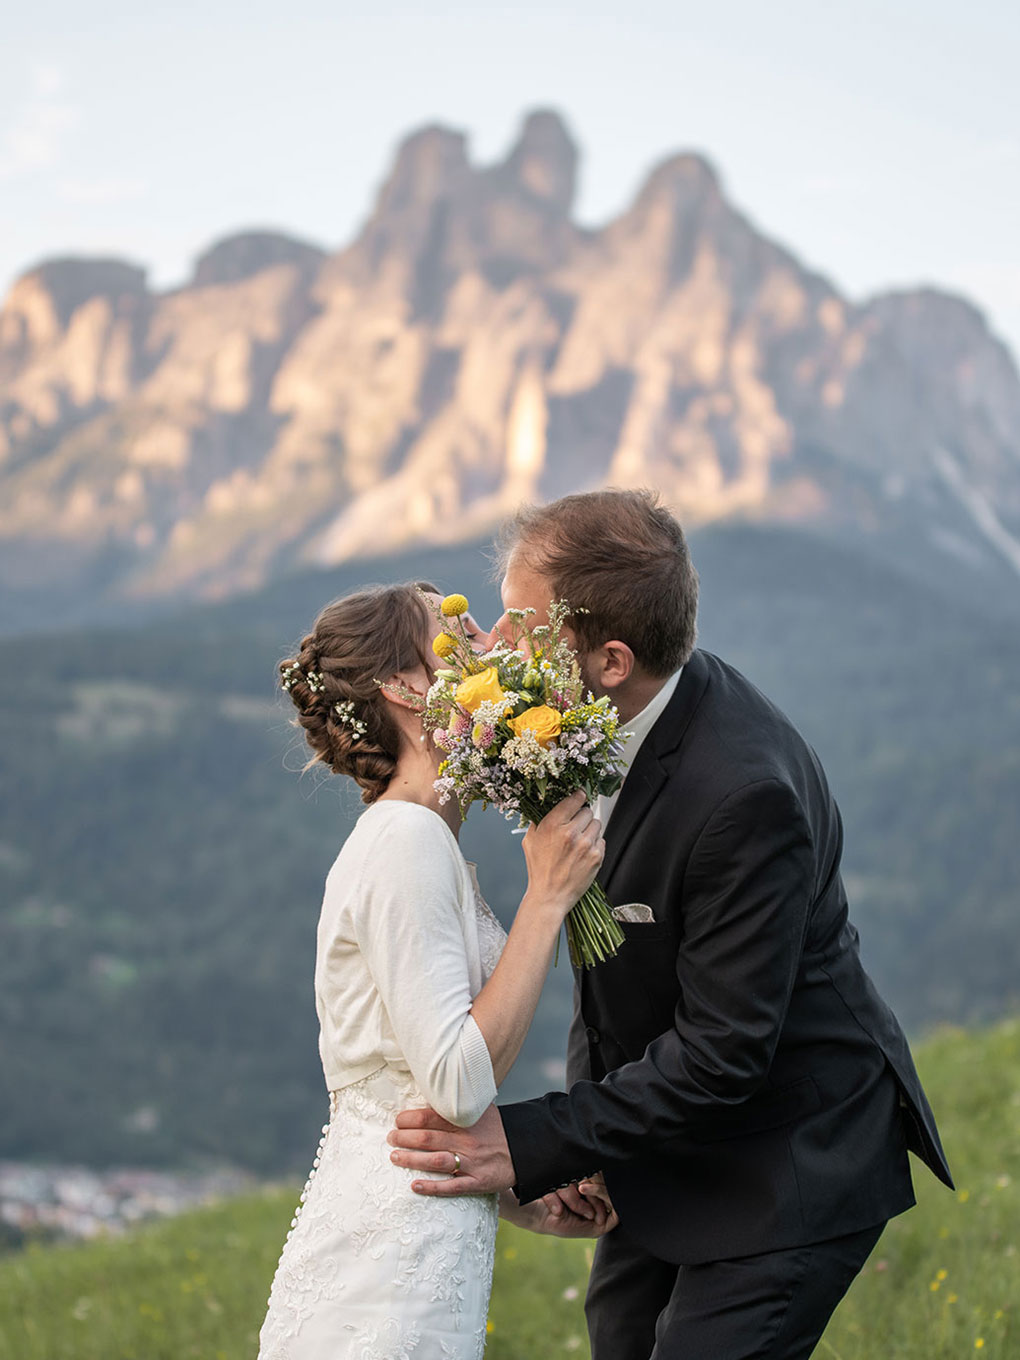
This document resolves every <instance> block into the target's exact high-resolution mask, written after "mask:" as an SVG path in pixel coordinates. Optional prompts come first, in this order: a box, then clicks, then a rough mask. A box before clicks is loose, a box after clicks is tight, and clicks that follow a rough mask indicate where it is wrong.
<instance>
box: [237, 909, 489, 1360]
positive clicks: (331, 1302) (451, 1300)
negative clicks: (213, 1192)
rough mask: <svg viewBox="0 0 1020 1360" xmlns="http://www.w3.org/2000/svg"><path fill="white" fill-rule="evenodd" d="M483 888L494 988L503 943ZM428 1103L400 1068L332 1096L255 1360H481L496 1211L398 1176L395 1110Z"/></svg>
mask: <svg viewBox="0 0 1020 1360" xmlns="http://www.w3.org/2000/svg"><path fill="white" fill-rule="evenodd" d="M475 886H476V904H475V911H476V920H477V928H478V939H479V946H480V952H481V959H482V969H483V972H484V974H485V976H486V977H488V975H489V974H490V973H491V972H492V969H493V968H494V967H495V966H496V963H497V962H498V960H499V955H500V952H501V950H502V948H503V944H504V943H505V941H506V935H505V933H504V931H503V928H502V926H501V925H500V924H499V921H498V920H497V919H496V917H495V916H494V915H493V913H492V912H491V910H490V909H489V907H488V906H487V905H486V903H485V901H484V900H483V898H482V896H481V893H480V892H478V890H477V882H476V885H475ZM427 1103H428V1102H427V1101H426V1100H425V1098H424V1096H423V1095H422V1093H421V1091H420V1090H419V1088H418V1086H417V1085H416V1083H415V1081H414V1078H413V1077H412V1076H411V1074H410V1073H409V1072H407V1071H403V1070H400V1069H398V1068H395V1067H392V1066H384V1067H382V1068H380V1070H379V1071H378V1072H374V1073H372V1074H371V1075H370V1076H368V1077H364V1078H362V1080H360V1081H357V1082H354V1083H353V1084H351V1085H349V1086H345V1087H342V1088H341V1089H340V1090H337V1091H331V1092H330V1115H329V1122H328V1123H327V1124H325V1125H323V1129H322V1138H321V1139H320V1141H319V1146H318V1150H317V1152H316V1156H315V1159H314V1161H313V1164H312V1169H311V1171H310V1173H309V1176H308V1180H307V1181H306V1183H305V1187H304V1189H303V1191H302V1192H301V1198H300V1203H299V1204H298V1207H297V1209H296V1211H295V1214H294V1218H293V1219H292V1220H291V1226H290V1231H289V1232H288V1234H287V1240H286V1242H285V1243H284V1248H283V1252H282V1254H281V1256H280V1261H279V1264H278V1266H277V1270H276V1275H275V1277H274V1279H273V1284H272V1289H271V1292H270V1295H269V1308H268V1312H267V1314H266V1319H265V1322H264V1323H263V1326H262V1330H261V1333H260V1337H259V1342H260V1349H259V1360H479V1357H481V1355H482V1353H483V1351H484V1349H485V1322H486V1316H487V1313H488V1304H489V1292H490V1288H491V1283H492V1267H493V1257H494V1253H495V1239H496V1223H497V1216H498V1207H497V1206H498V1201H497V1197H496V1196H495V1195H473V1196H465V1197H464V1198H462V1199H424V1198H422V1197H421V1196H418V1195H415V1194H414V1193H413V1192H412V1191H411V1189H410V1182H411V1180H412V1179H414V1178H415V1176H420V1175H421V1174H422V1173H411V1172H409V1171H406V1170H403V1169H402V1168H400V1167H396V1166H394V1165H393V1163H392V1162H391V1161H390V1160H389V1155H388V1154H389V1147H388V1145H387V1143H386V1134H387V1133H388V1131H389V1130H390V1128H392V1126H393V1118H394V1115H395V1114H396V1113H397V1111H398V1110H401V1109H406V1108H409V1107H413V1106H416V1105H425V1104H427ZM426 1174H427V1173H426ZM439 1179H442V1178H441V1177H439Z"/></svg>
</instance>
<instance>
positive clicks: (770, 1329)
mask: <svg viewBox="0 0 1020 1360" xmlns="http://www.w3.org/2000/svg"><path fill="white" fill-rule="evenodd" d="M505 546H506V553H505V557H504V565H505V575H504V579H503V603H504V607H505V608H507V609H510V608H529V607H530V608H533V609H535V610H536V614H537V617H536V622H539V623H541V622H543V621H544V619H545V616H546V613H547V610H548V607H549V604H550V602H551V601H553V600H556V599H561V598H563V599H567V600H569V602H570V604H571V605H572V606H573V608H574V609H575V610H576V611H578V612H576V613H575V614H574V615H573V616H572V632H573V637H572V638H571V641H572V642H573V644H574V645H575V646H576V647H577V649H578V651H579V653H580V654H581V657H582V664H583V668H584V674H585V678H586V680H587V683H588V684H589V686H590V688H591V689H592V691H593V692H594V693H595V694H596V695H597V696H598V695H603V694H607V695H609V696H610V698H611V699H612V700H613V702H614V703H615V704H616V706H617V708H618V709H619V711H620V714H621V717H622V718H623V721H624V725H625V726H626V727H627V728H628V729H629V730H631V731H632V732H633V733H634V736H633V737H632V738H631V740H630V742H629V744H628V748H627V751H626V754H625V761H626V762H627V764H628V772H627V775H626V779H625V781H624V784H623V787H622V790H621V791H620V793H619V794H618V795H617V797H616V799H615V800H602V802H603V803H604V804H605V803H608V804H609V806H608V807H607V806H604V807H602V808H601V809H600V816H601V817H602V820H603V824H604V826H605V833H604V834H605V840H606V855H605V860H604V862H603V865H602V869H601V872H600V875H599V877H600V880H601V882H602V884H603V886H604V887H605V889H606V892H607V894H608V896H609V898H610V900H611V901H612V902H614V903H615V904H617V906H618V907H621V906H624V905H627V906H629V907H631V910H630V911H629V912H628V913H626V915H627V916H628V917H630V918H631V919H630V920H629V921H628V923H626V924H624V925H623V927H622V928H623V930H624V932H625V934H626V936H627V940H626V943H625V944H624V945H623V946H622V948H621V950H620V953H619V955H618V956H617V957H616V958H615V959H612V960H610V961H608V962H607V963H604V964H601V965H599V966H598V967H596V968H595V969H593V970H592V971H590V972H582V973H578V975H577V987H576V991H575V1013H574V1021H573V1025H572V1027H571V1033H570V1041H569V1054H568V1074H567V1075H568V1083H567V1084H568V1087H569V1090H568V1092H567V1093H563V1092H553V1093H551V1094H549V1095H546V1096H543V1097H541V1098H540V1099H538V1100H529V1101H524V1102H520V1103H518V1104H513V1105H505V1106H502V1107H501V1108H499V1109H498V1110H497V1109H496V1107H495V1106H493V1107H490V1109H489V1111H488V1112H487V1113H486V1115H485V1116H484V1117H483V1118H482V1120H480V1121H479V1123H478V1124H476V1125H474V1126H473V1127H472V1128H470V1129H457V1128H455V1127H454V1126H452V1125H450V1124H447V1123H445V1122H444V1121H443V1120H442V1119H440V1118H439V1117H438V1116H437V1115H435V1114H434V1113H433V1112H432V1111H428V1110H425V1111H422V1110H417V1111H405V1112H403V1113H402V1114H401V1115H399V1116H398V1119H397V1124H398V1128H397V1129H396V1130H395V1131H394V1132H393V1133H391V1135H390V1141H391V1142H392V1143H394V1144H395V1145H396V1149H397V1150H396V1151H394V1152H393V1153H392V1154H391V1155H392V1157H393V1159H394V1160H395V1161H397V1162H398V1163H399V1164H400V1165H403V1166H408V1167H411V1168H414V1169H416V1170H422V1171H425V1170H429V1171H445V1172H448V1173H452V1172H454V1171H455V1170H458V1172H459V1174H458V1175H457V1176H456V1178H454V1177H453V1176H452V1175H451V1177H450V1179H448V1180H443V1181H422V1182H416V1183H415V1188H416V1189H417V1190H418V1191H419V1192H420V1193H423V1194H438V1195H444V1194H458V1193H459V1194H474V1193H481V1192H483V1191H493V1190H499V1189H503V1188H506V1187H510V1186H512V1187H513V1189H514V1191H515V1193H516V1195H517V1196H518V1198H519V1199H520V1200H521V1201H528V1200H532V1199H535V1198H537V1197H539V1196H542V1195H545V1194H548V1193H549V1192H550V1191H552V1190H555V1189H557V1188H559V1193H560V1196H561V1199H562V1201H563V1205H564V1208H563V1212H565V1213H566V1212H570V1209H571V1207H572V1208H574V1209H575V1210H579V1211H581V1212H584V1211H585V1206H584V1203H583V1201H580V1199H579V1196H578V1195H577V1192H576V1190H575V1189H573V1188H572V1187H571V1183H572V1182H576V1181H577V1180H578V1179H580V1178H582V1177H584V1176H586V1175H588V1174H590V1173H593V1172H595V1171H597V1170H602V1171H603V1172H604V1173H605V1179H606V1183H607V1186H608V1189H609V1192H610V1195H611V1197H612V1199H613V1203H614V1205H615V1208H616V1209H617V1211H618V1213H619V1216H620V1227H619V1228H618V1229H617V1230H616V1231H615V1232H612V1233H610V1234H608V1235H607V1236H605V1237H603V1238H602V1239H601V1240H600V1241H599V1243H598V1246H597V1249H596V1253H595V1262H594V1266H593V1268H592V1274H591V1281H590V1284H589V1289H588V1296H587V1300H586V1304H585V1309H586V1313H587V1317H588V1326H589V1331H590V1334H591V1342H592V1353H593V1357H594V1360H649V1357H650V1356H653V1355H654V1360H680V1357H684V1358H685V1360H745V1358H746V1357H750V1356H752V1355H753V1356H755V1357H760V1358H761V1360H780V1358H782V1360H794V1358H795V1357H806V1356H808V1355H810V1354H811V1352H812V1351H813V1349H814V1347H815V1345H816V1343H817V1341H818V1339H819V1337H820V1336H821V1334H822V1331H823V1330H824V1328H825V1325H826V1323H827V1321H828V1319H829V1317H830V1315H831V1313H832V1311H833V1309H834V1308H835V1307H836V1305H837V1303H838V1302H839V1300H840V1299H841V1298H842V1296H843V1294H844V1293H845V1292H846V1290H847V1288H848V1286H849V1285H850V1283H851V1281H852V1280H853V1278H854V1276H855V1275H856V1274H857V1272H858V1271H859V1270H860V1268H861V1266H862V1265H863V1263H864V1261H865V1260H866V1258H867V1256H868V1254H869V1252H870V1251H871V1249H872V1247H873V1246H874V1244H875V1242H876V1241H877V1240H878V1237H879V1236H880V1234H881V1232H882V1229H883V1227H884V1226H885V1223H886V1221H887V1220H888V1219H889V1218H890V1217H892V1216H893V1215H894V1214H899V1213H902V1212H903V1210H905V1209H907V1208H909V1207H910V1206H911V1205H912V1204H913V1203H914V1195H913V1189H912V1184H911V1178H910V1170H909V1167H908V1158H907V1149H908V1148H910V1149H911V1150H912V1151H914V1152H915V1153H916V1154H917V1155H918V1156H920V1157H921V1158H922V1159H923V1160H924V1161H925V1162H926V1163H927V1164H928V1166H929V1167H930V1168H931V1169H932V1171H934V1173H935V1175H936V1176H938V1177H939V1179H940V1180H942V1181H944V1182H945V1184H946V1185H950V1186H951V1185H952V1180H951V1178H950V1174H949V1169H948V1167H947V1165H946V1161H945V1157H944V1155H943V1152H942V1148H941V1145H940V1142H939V1136H938V1132H937V1130H936V1128H935V1123H934V1120H933V1118H932V1113H931V1110H930V1108H929V1106H928V1102H927V1100H926V1099H925V1096H924V1092H923V1091H922V1089H921V1086H920V1083H919V1081H918V1078H917V1073H916V1071H915V1069H914V1064H913V1061H912V1059H911V1056H910V1052H909V1050H908V1047H907V1042H906V1039H905V1038H904V1036H903V1033H902V1031H901V1029H900V1027H899V1025H898V1023H897V1021H896V1018H895V1016H894V1015H893V1014H892V1012H891V1011H890V1009H889V1007H888V1006H887V1005H886V1004H885V1002H884V1001H883V1000H882V998H881V997H880V996H879V995H878V993H877V991H876V990H875V987H874V985H873V984H872V982H871V980H870V978H869V977H868V975H867V974H866V973H865V971H864V969H863V967H862V966H861V962H860V959H859V956H858V950H857V932H856V931H855V929H854V927H853V926H852V925H851V924H850V923H849V921H848V919H847V900H846V894H845V891H844V887H843V881H842V879H841V877H840V856H841V853H842V846H843V833H842V824H841V822H840V817H839V812H838V810H837V808H836V804H835V803H834V801H833V798H832V795H831V793H830V791H829V788H828V785H827V784H826V780H825V775H824V773H823V771H822V768H821V766H820V764H819V762H818V758H817V756H816V755H815V754H814V752H813V751H812V750H811V748H810V747H809V746H808V745H807V744H806V743H805V742H804V740H803V739H802V738H801V737H800V736H799V734H798V733H797V732H796V730H795V729H794V728H793V726H792V725H791V724H790V722H789V721H788V719H787V718H785V717H784V715H783V714H782V713H781V712H780V711H779V710H778V709H777V708H775V707H774V706H773V705H772V704H771V703H770V702H769V700H768V699H767V698H766V697H765V696H764V695H763V694H762V693H760V691H758V690H757V689H755V688H754V686H753V685H752V684H750V682H749V681H747V680H746V679H745V678H744V677H743V676H742V675H741V674H740V673H739V672H738V671H735V670H734V669H733V668H732V667H731V666H728V665H727V664H726V663H725V662H724V661H721V660H720V659H719V658H718V657H715V656H712V655H711V654H710V653H708V652H703V651H700V650H698V649H696V648H695V647H694V638H695V618H696V608H697V575H696V573H695V571H694V568H693V566H692V564H691V561H690V557H689V554H688V550H687V544H686V542H685V540H684V535H683V532H682V531H681V528H680V526H679V524H678V523H677V522H676V520H675V519H674V518H673V517H672V516H671V515H670V514H669V513H668V512H667V511H666V510H665V509H663V508H662V507H661V506H660V505H658V504H657V501H656V499H655V497H653V496H652V495H651V494H649V493H644V492H619V491H603V492H595V493H592V494H589V495H579V496H567V497H565V498H564V499H562V500H559V501H556V502H554V503H553V504H551V505H548V506H546V507H544V508H537V509H526V510H524V511H522V512H520V514H519V515H518V516H517V518H516V520H515V521H514V522H513V524H512V526H511V528H510V531H509V535H508V538H507V541H506V545H505ZM504 619H505V616H504ZM503 626H505V623H504V621H502V620H501V623H500V625H497V629H499V628H501V627H503ZM614 802H615V806H613V803H614ZM607 817H608V821H607V820H606V818H607ZM457 1159H459V1160H457Z"/></svg>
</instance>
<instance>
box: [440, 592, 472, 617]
mask: <svg viewBox="0 0 1020 1360" xmlns="http://www.w3.org/2000/svg"><path fill="white" fill-rule="evenodd" d="M440 608H441V609H442V611H443V617H444V618H447V619H455V618H456V617H457V615H458V614H466V613H467V612H468V602H467V596H466V595H447V597H446V599H445V600H444V601H443V603H442V604H441V605H440Z"/></svg>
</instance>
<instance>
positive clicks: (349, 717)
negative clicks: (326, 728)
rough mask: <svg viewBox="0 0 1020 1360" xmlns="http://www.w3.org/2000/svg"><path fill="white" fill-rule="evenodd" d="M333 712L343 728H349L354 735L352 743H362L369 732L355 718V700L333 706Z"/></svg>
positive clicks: (358, 719)
mask: <svg viewBox="0 0 1020 1360" xmlns="http://www.w3.org/2000/svg"><path fill="white" fill-rule="evenodd" d="M333 712H334V713H335V714H336V719H337V722H338V723H339V724H340V726H341V727H349V728H350V729H351V731H352V732H353V733H354V736H353V737H352V738H351V740H352V741H360V740H361V738H362V737H363V736H365V734H366V733H367V732H368V728H367V727H366V725H365V724H364V723H363V722H362V721H361V719H360V718H359V717H356V716H355V712H354V701H353V699H347V700H344V701H343V702H341V703H336V704H334V705H333Z"/></svg>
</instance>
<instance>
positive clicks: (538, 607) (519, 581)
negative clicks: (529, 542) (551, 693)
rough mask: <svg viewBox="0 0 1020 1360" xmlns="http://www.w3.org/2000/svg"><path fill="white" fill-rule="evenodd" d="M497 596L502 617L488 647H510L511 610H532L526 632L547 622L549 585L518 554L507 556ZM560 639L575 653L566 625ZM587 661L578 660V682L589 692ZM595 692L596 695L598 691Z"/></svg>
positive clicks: (549, 595) (572, 637)
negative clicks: (504, 643)
mask: <svg viewBox="0 0 1020 1360" xmlns="http://www.w3.org/2000/svg"><path fill="white" fill-rule="evenodd" d="M500 595H501V596H502V598H503V613H502V615H501V616H500V618H499V619H498V620H497V622H496V626H495V628H493V630H492V632H491V634H490V635H489V641H490V645H491V646H493V647H495V646H496V645H497V643H499V642H500V641H503V642H506V643H509V644H511V645H512V644H513V637H514V625H513V621H512V620H511V619H510V618H509V617H508V614H507V611H508V610H510V609H533V610H534V611H535V613H534V615H533V616H532V617H530V618H529V619H528V627H529V628H537V627H538V626H539V625H540V624H543V623H548V622H549V608H550V606H551V605H552V603H553V599H554V596H553V587H552V583H551V582H550V581H549V580H548V579H547V578H546V577H545V576H543V575H542V573H541V572H540V571H537V570H536V569H535V568H534V567H533V566H531V565H530V563H529V562H528V560H527V559H526V558H525V557H524V556H523V555H522V554H521V552H520V551H519V550H517V551H515V552H513V553H511V555H510V560H509V562H508V563H507V566H506V572H505V574H504V576H503V582H502V585H501V586H500ZM563 638H564V639H565V641H566V642H568V643H569V644H570V646H571V647H573V648H574V649H575V651H576V650H577V637H576V635H575V634H574V632H573V630H572V629H571V628H570V626H569V625H564V628H563ZM586 660H587V658H586V657H585V656H584V655H583V654H582V655H579V656H578V662H579V664H580V667H581V678H582V679H583V681H584V683H585V684H586V685H587V687H588V688H589V689H592V690H595V685H593V684H592V680H591V678H590V677H589V675H588V672H587V667H586V664H585V663H586ZM595 692H596V693H598V691H597V690H596V691H595Z"/></svg>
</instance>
